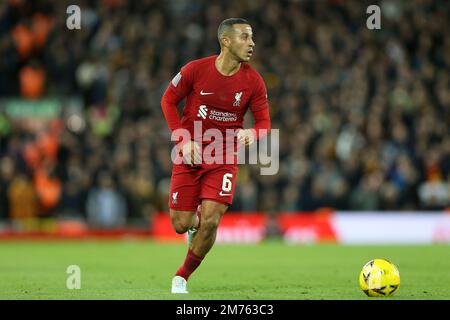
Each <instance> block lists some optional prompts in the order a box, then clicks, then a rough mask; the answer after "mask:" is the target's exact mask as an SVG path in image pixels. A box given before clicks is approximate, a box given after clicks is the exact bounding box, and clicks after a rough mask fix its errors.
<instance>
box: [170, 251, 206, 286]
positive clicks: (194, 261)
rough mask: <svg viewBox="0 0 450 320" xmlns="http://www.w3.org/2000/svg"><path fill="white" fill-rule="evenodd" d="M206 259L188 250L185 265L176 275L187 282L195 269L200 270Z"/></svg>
mask: <svg viewBox="0 0 450 320" xmlns="http://www.w3.org/2000/svg"><path fill="white" fill-rule="evenodd" d="M203 258H204V257H199V256H197V255H196V254H195V253H194V252H192V250H191V249H189V250H188V253H187V256H186V259H185V260H184V263H183V265H182V266H181V268H180V269H178V271H177V273H176V274H175V275H177V276H180V277H183V278H184V279H185V280H186V281H187V280H188V279H189V276H190V275H191V274H192V272H194V271H195V269H197V268H198V266H199V265H200V263H201V262H202V260H203Z"/></svg>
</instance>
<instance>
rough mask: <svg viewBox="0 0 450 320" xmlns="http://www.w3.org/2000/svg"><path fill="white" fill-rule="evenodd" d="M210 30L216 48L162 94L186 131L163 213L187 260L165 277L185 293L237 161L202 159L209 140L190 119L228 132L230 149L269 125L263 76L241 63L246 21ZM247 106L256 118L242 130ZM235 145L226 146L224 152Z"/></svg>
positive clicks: (249, 43)
mask: <svg viewBox="0 0 450 320" xmlns="http://www.w3.org/2000/svg"><path fill="white" fill-rule="evenodd" d="M217 36H218V40H219V43H220V48H221V50H220V54H219V55H214V56H210V57H206V58H203V59H199V60H195V61H192V62H190V63H188V64H186V65H185V66H184V67H182V68H181V71H180V72H179V73H178V74H177V75H176V76H175V77H174V78H173V79H172V81H171V83H170V84H169V86H168V88H167V90H166V92H165V93H164V95H163V97H162V100H161V106H162V110H163V113H164V116H165V118H166V121H167V124H168V126H169V128H170V130H171V131H172V132H174V131H175V130H177V129H180V128H183V129H186V130H188V131H189V133H190V134H191V136H192V137H193V138H192V139H191V140H189V141H188V142H183V141H181V142H179V143H178V144H177V147H178V148H179V149H178V150H179V152H180V155H181V156H182V157H183V159H184V162H183V163H181V164H175V163H174V164H173V168H172V177H171V184H170V196H169V208H170V210H169V211H170V217H171V219H172V225H173V227H174V229H175V231H176V232H177V233H179V234H183V233H185V232H187V239H188V244H189V248H188V253H187V256H186V259H185V260H184V263H183V265H182V266H181V267H180V268H179V270H178V271H177V272H176V274H175V277H174V278H173V280H172V293H188V291H187V281H188V279H189V276H190V275H191V274H192V273H193V272H194V271H195V270H196V269H197V268H198V266H199V265H200V263H201V262H202V260H203V258H204V257H205V255H206V254H207V253H208V252H209V250H210V249H211V247H212V246H213V244H214V242H215V239H216V231H217V227H218V225H219V223H220V220H221V218H222V216H223V214H224V213H225V211H226V210H227V209H228V207H229V206H230V205H231V204H232V200H233V195H234V190H235V180H236V174H237V171H238V168H237V162H235V163H231V164H230V163H228V162H227V161H224V162H225V163H223V164H220V163H212V164H211V163H205V161H204V159H203V162H202V154H201V147H204V146H206V145H208V142H198V141H197V140H196V139H195V137H194V122H197V123H201V125H202V133H204V132H205V130H207V129H212V128H215V129H218V130H220V132H221V133H223V135H224V136H226V130H227V129H233V130H235V135H234V136H233V137H232V138H233V143H234V144H235V145H234V147H236V146H237V144H240V145H241V146H246V145H250V144H251V143H253V142H254V141H255V140H257V139H259V138H261V137H262V136H264V135H266V134H267V132H268V131H269V130H270V115H269V105H268V102H267V93H266V87H265V84H264V81H263V79H262V77H261V76H260V75H259V73H258V72H257V71H255V70H254V69H253V68H252V67H251V66H250V65H248V64H247V62H248V61H250V59H251V57H252V55H253V51H254V47H255V43H254V41H253V33H252V28H251V26H250V25H249V23H248V22H247V21H246V20H245V19H240V18H231V19H227V20H224V21H223V22H222V23H221V24H220V26H219V28H218V31H217ZM184 98H186V105H185V107H184V109H183V115H182V117H181V120H180V118H179V115H178V111H177V106H178V104H179V103H180V102H181V100H183V99H184ZM248 109H250V110H251V111H252V113H253V117H254V119H255V124H254V127H253V128H251V129H243V121H244V115H245V113H246V112H247V110H248ZM225 140H226V138H224V140H223V141H222V142H223V144H224V145H225V142H226V141H225ZM223 150H225V147H224V148H223ZM234 151H235V149H233V150H231V151H230V150H229V149H226V150H225V153H226V152H234ZM234 154H235V152H234ZM235 160H236V159H235Z"/></svg>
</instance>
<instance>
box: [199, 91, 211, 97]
mask: <svg viewBox="0 0 450 320" xmlns="http://www.w3.org/2000/svg"><path fill="white" fill-rule="evenodd" d="M208 94H214V92H203V90H202V91H200V95H201V96H206V95H208Z"/></svg>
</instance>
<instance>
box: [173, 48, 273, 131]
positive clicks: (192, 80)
mask: <svg viewBox="0 0 450 320" xmlns="http://www.w3.org/2000/svg"><path fill="white" fill-rule="evenodd" d="M216 58H217V55H214V56H211V57H206V58H203V59H199V60H194V61H192V62H190V63H188V64H186V65H185V66H184V67H182V68H181V71H180V72H179V73H178V74H177V75H176V76H175V77H174V78H173V79H172V81H171V83H170V84H169V87H168V88H167V90H166V93H165V95H167V94H168V95H171V96H173V95H172V93H173V94H175V95H176V97H177V98H178V99H176V100H178V101H175V102H176V103H179V102H180V101H181V100H182V99H184V98H186V106H185V107H184V109H183V115H182V117H181V126H182V128H184V129H187V130H189V132H190V133H191V135H192V137H194V121H201V124H202V131H203V132H204V131H205V130H208V129H212V128H215V129H218V130H220V131H221V132H222V133H223V135H224V137H225V132H226V129H239V128H242V126H243V122H244V115H245V113H246V112H247V110H248V109H249V108H250V110H251V111H252V112H256V111H260V110H262V109H265V108H267V109H268V107H269V105H268V102H267V91H266V86H265V84H264V80H263V79H262V77H261V75H260V74H259V73H258V72H257V71H256V70H254V69H253V68H252V67H251V66H250V65H248V64H247V63H241V66H240V69H239V70H238V72H236V73H235V74H233V75H231V76H224V75H222V74H221V73H220V72H219V71H218V70H217V68H216V66H215V60H216ZM171 129H172V130H173V129H174V128H171ZM203 132H202V133H203Z"/></svg>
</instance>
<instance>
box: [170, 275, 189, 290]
mask: <svg viewBox="0 0 450 320" xmlns="http://www.w3.org/2000/svg"><path fill="white" fill-rule="evenodd" d="M172 293H189V292H188V291H187V281H186V280H185V279H184V278H183V277H180V276H175V277H173V279H172Z"/></svg>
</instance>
